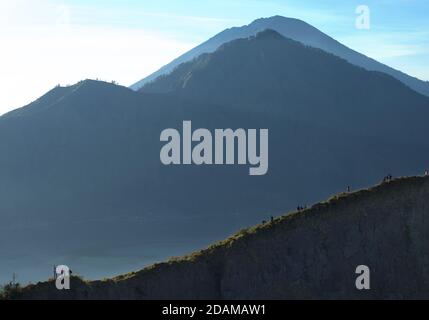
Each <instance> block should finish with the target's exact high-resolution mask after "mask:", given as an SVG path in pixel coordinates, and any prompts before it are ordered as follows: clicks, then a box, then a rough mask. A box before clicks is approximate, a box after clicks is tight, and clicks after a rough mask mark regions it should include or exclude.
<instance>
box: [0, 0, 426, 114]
mask: <svg viewBox="0 0 429 320" xmlns="http://www.w3.org/2000/svg"><path fill="white" fill-rule="evenodd" d="M359 5H366V6H367V7H368V9H369V18H370V19H369V21H370V24H369V29H360V28H356V24H355V21H356V18H357V17H358V16H359V13H356V8H357V7H358V6H359ZM273 15H282V16H286V17H293V18H299V19H302V20H304V21H306V22H308V23H310V24H311V25H313V26H315V27H316V28H318V29H320V30H321V31H323V32H325V33H327V34H328V35H330V36H331V37H333V38H335V39H336V40H338V41H340V42H342V43H343V44H345V45H347V46H348V47H350V48H352V49H355V50H357V51H359V52H361V53H363V54H365V55H368V56H370V57H372V58H374V59H376V60H378V61H380V62H383V63H385V64H388V65H390V66H392V67H394V68H396V69H399V70H401V71H404V72H406V73H408V74H410V75H412V76H415V77H418V78H420V79H422V80H429V18H428V17H429V1H427V0H378V1H377V0H359V1H352V0H206V1H201V0H156V1H155V0H152V1H147V0H38V1H34V0H0V114H3V113H5V112H7V111H10V110H12V109H15V108H18V107H22V106H24V105H26V104H28V103H30V102H32V101H34V100H35V99H37V98H38V97H40V96H42V95H43V94H44V93H46V92H47V91H49V90H50V89H52V88H53V87H55V86H56V85H57V84H60V85H69V84H73V83H76V82H78V81H79V80H82V79H87V78H90V79H101V80H106V81H112V80H114V81H116V82H118V83H119V84H121V85H125V86H129V85H131V84H133V83H135V82H137V81H138V80H140V79H142V78H144V77H146V76H148V75H149V74H151V73H152V72H154V71H156V70H158V69H159V68H160V67H162V66H163V65H165V64H167V63H168V62H170V61H171V60H173V59H174V58H176V57H178V56H179V55H181V54H183V53H184V52H186V51H188V50H190V49H191V48H193V47H195V46H196V45H198V44H200V43H201V42H203V41H205V40H207V39H208V38H210V37H212V36H214V35H215V34H217V33H218V32H220V31H222V30H224V29H226V28H230V27H233V26H242V25H246V24H249V23H251V22H252V21H253V20H255V19H257V18H261V17H269V16H273Z"/></svg>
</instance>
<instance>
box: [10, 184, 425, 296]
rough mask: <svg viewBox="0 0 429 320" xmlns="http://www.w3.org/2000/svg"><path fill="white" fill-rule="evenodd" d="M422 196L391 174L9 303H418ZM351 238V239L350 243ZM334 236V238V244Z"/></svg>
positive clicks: (30, 289)
mask: <svg viewBox="0 0 429 320" xmlns="http://www.w3.org/2000/svg"><path fill="white" fill-rule="evenodd" d="M428 195H429V177H427V176H425V177H421V176H419V177H401V178H397V179H393V180H391V181H389V182H383V183H381V184H379V185H376V186H374V187H371V188H369V189H363V190H359V191H356V192H351V193H342V194H338V195H335V196H333V197H331V198H330V199H328V200H327V201H324V202H321V203H317V204H315V205H313V206H311V207H310V208H308V209H304V210H302V211H298V212H294V213H291V214H286V215H284V216H281V217H276V218H275V219H273V220H272V221H268V222H266V223H263V224H260V225H257V226H255V227H252V228H249V229H245V230H241V231H240V232H238V233H236V234H234V235H232V236H231V237H229V238H228V239H226V240H224V241H220V242H218V243H216V244H214V245H212V246H210V247H208V248H207V249H203V250H201V251H198V252H195V253H193V254H191V255H187V256H184V257H180V258H174V259H171V260H170V261H168V262H163V263H158V264H154V265H152V266H149V267H146V268H145V269H142V270H141V271H137V272H132V273H129V274H124V275H121V276H117V277H115V278H112V279H106V280H102V281H83V280H81V279H80V278H76V277H75V278H73V279H72V282H71V288H72V290H70V291H58V290H56V289H55V285H54V282H53V281H52V280H51V281H48V282H40V283H38V284H35V285H29V286H27V287H25V288H23V289H22V291H20V292H19V293H18V296H17V297H18V298H22V299H185V298H186V299H270V298H277V299H302V298H304V299H315V298H316V299H338V298H340V299H356V298H361V299H365V298H367V299H368V298H371V299H397V298H404V299H413V298H427V297H428V296H429V268H427V262H428V260H429V259H428V256H427V254H423V253H424V252H425V250H426V252H427V249H428V248H429V237H428V235H426V234H425V232H424V230H425V228H426V227H427V223H428V221H429V220H428V219H427V211H426V209H427V208H429V202H428V201H427V200H426V199H428ZM369 204H371V205H370V206H369ZM346 221H347V223H345V222H346ZM358 230H359V231H358ZM356 233H358V234H360V236H359V237H355V235H356ZM338 234H340V235H342V236H340V237H342V238H344V239H343V241H338ZM304 239H305V241H304ZM398 245H399V246H400V248H398V247H397V246H398ZM295 246H298V247H295ZM311 252H313V253H312V254H311ZM420 253H422V255H420ZM333 257H336V258H335V259H333ZM340 257H341V258H340ZM274 258H275V259H274ZM331 259H332V260H331ZM360 264H368V265H369V268H370V270H373V271H372V273H371V290H367V291H365V290H363V291H359V290H357V289H356V288H355V286H354V278H355V277H356V276H357V275H356V274H355V272H354V271H355V268H356V267H357V265H360ZM425 265H426V267H425ZM243 266H247V267H246V268H244V269H242V267H243ZM298 266H299V267H298ZM410 267H414V269H412V268H410ZM306 268H308V269H306ZM316 269H317V270H318V271H317V272H316V274H313V273H312V272H315V270H316ZM321 269H323V272H322V271H321ZM411 270H413V272H411ZM405 271H407V272H405ZM237 272H239V273H237ZM303 272H304V273H305V275H304V274H303ZM298 279H300V280H299V281H298ZM392 279H394V280H392ZM173 280H174V281H173ZM295 281H298V282H295Z"/></svg>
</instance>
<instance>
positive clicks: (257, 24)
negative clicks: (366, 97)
mask: <svg viewBox="0 0 429 320" xmlns="http://www.w3.org/2000/svg"><path fill="white" fill-rule="evenodd" d="M266 29H272V30H275V31H277V32H279V33H280V34H281V35H283V36H285V37H287V38H290V39H293V40H296V41H299V42H301V43H303V44H305V45H308V46H312V47H315V48H319V49H322V50H324V51H326V52H329V53H332V54H335V55H337V56H339V57H341V58H343V59H346V60H347V61H348V62H350V63H352V64H355V65H357V66H360V67H363V68H365V69H367V70H370V71H381V72H384V73H387V74H389V75H391V76H393V77H395V78H396V79H398V80H400V81H402V82H403V83H405V84H406V85H407V86H409V87H410V88H412V89H414V90H415V91H417V92H419V93H421V94H424V95H426V96H429V82H427V81H422V80H419V79H417V78H414V77H411V76H409V75H407V74H405V73H403V72H401V71H398V70H395V69H393V68H391V67H389V66H386V65H384V64H382V63H379V62H377V61H376V60H374V59H371V58H369V57H367V56H365V55H363V54H361V53H359V52H356V51H354V50H352V49H350V48H348V47H346V46H344V45H343V44H341V43H340V42H338V41H336V40H335V39H333V38H331V37H329V36H328V35H326V34H324V33H323V32H321V31H319V30H318V29H316V28H314V27H313V26H311V25H309V24H307V23H305V22H304V21H301V20H298V19H293V18H286V17H282V16H274V17H270V18H263V19H258V20H255V21H253V22H252V23H251V24H249V25H246V26H242V27H234V28H230V29H226V30H224V31H222V32H221V33H219V34H217V35H215V36H214V37H213V38H211V39H209V40H207V41H206V42H204V43H202V44H201V45H199V46H197V47H196V48H194V49H192V50H190V51H188V52H186V53H185V54H183V55H182V56H180V57H178V58H177V59H175V60H173V61H172V62H171V63H169V64H167V65H166V66H164V67H162V68H161V69H160V70H158V71H157V72H155V73H153V74H151V75H150V76H148V77H146V78H144V79H143V80H141V81H139V82H137V83H136V84H134V85H133V86H131V88H133V89H134V90H138V89H140V88H142V87H143V86H144V85H145V84H146V83H148V82H151V81H153V80H155V79H156V78H157V77H159V76H161V75H165V74H168V73H170V72H171V71H173V70H174V69H175V68H176V67H177V66H179V65H180V64H181V63H184V62H187V61H190V60H192V59H194V58H196V57H198V56H199V55H201V54H203V53H211V52H214V51H215V50H216V49H218V48H219V47H220V46H221V45H222V44H224V43H227V42H230V41H232V40H235V39H239V38H248V37H250V36H253V35H256V34H257V33H258V32H261V31H263V30H266Z"/></svg>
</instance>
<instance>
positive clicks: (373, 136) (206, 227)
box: [0, 32, 429, 282]
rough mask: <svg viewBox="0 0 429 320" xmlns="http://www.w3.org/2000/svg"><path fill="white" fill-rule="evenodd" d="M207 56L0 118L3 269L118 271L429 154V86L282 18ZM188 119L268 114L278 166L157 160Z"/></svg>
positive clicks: (66, 91) (240, 120) (29, 276)
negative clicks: (133, 83)
mask: <svg viewBox="0 0 429 320" xmlns="http://www.w3.org/2000/svg"><path fill="white" fill-rule="evenodd" d="M201 59H206V60H197V61H196V62H195V63H196V64H195V65H194V64H188V65H184V66H182V67H181V68H179V69H178V70H177V72H174V73H173V74H171V76H169V78H165V79H163V80H162V79H160V80H159V81H162V82H158V81H157V82H155V83H154V84H153V87H151V88H152V89H154V91H159V92H165V91H167V92H168V93H143V94H142V93H138V92H134V91H133V90H131V89H128V88H124V87H120V86H115V85H112V84H107V83H102V82H96V81H84V82H82V83H79V84H77V85H75V86H72V87H69V88H56V89H54V90H53V91H51V92H49V93H48V94H47V95H46V96H44V97H42V98H41V99H40V100H39V101H37V102H35V103H33V104H31V105H30V106H28V107H26V108H24V109H21V110H17V111H14V112H12V113H9V114H7V115H5V116H3V117H0V154H1V155H2V156H1V157H0V256H1V257H2V261H1V262H2V263H1V264H0V282H6V281H8V280H10V277H11V275H12V273H13V272H17V273H18V274H19V275H20V280H21V281H27V280H33V281H34V280H35V279H40V278H46V276H47V275H50V274H51V270H52V265H53V264H67V265H70V266H71V267H72V268H73V269H74V270H75V271H76V272H79V273H82V274H86V275H87V276H89V277H91V278H98V277H104V276H107V275H113V274H118V273H120V272H124V271H125V270H130V269H134V268H136V266H141V265H144V264H148V263H153V262H154V261H159V260H160V259H163V258H165V257H167V256H171V255H178V254H183V253H184V252H186V251H189V250H191V249H195V248H198V247H201V246H204V245H207V244H208V243H210V242H213V241H214V240H216V239H221V238H223V237H224V236H225V235H226V234H229V233H231V232H232V231H233V230H238V229H240V228H242V227H244V226H247V225H251V224H255V223H257V222H260V221H262V220H263V219H267V217H269V216H270V215H275V214H278V213H280V212H284V211H287V210H290V209H292V208H296V206H297V205H303V204H306V203H313V202H314V201H317V200H320V199H323V198H326V197H327V196H329V195H330V194H332V193H335V192H339V191H342V190H345V189H346V187H347V186H348V185H350V186H351V187H352V188H357V187H362V186H367V185H371V184H373V183H375V182H377V181H379V180H380V179H381V178H382V177H383V176H384V175H386V174H388V173H392V174H394V175H397V174H401V175H413V174H418V173H421V172H422V171H423V170H425V169H426V167H427V159H428V158H429V141H427V139H426V137H427V130H428V129H427V125H426V119H428V118H429V107H428V106H429V104H428V101H429V100H428V99H427V98H426V97H424V96H422V95H419V94H417V93H415V92H414V91H412V90H410V89H408V88H407V87H406V86H404V85H403V84H401V83H400V82H399V81H397V80H395V79H393V78H391V77H389V76H387V75H384V74H381V73H376V72H367V71H365V70H363V69H361V68H357V67H355V66H352V65H350V64H348V63H346V62H345V61H343V60H341V59H338V58H337V57H335V56H332V55H329V54H326V53H325V52H323V51H321V50H316V49H312V48H308V47H305V46H302V45H301V44H299V43H296V42H294V41H291V40H287V39H285V38H283V37H281V36H280V35H278V34H277V33H274V32H264V33H262V34H260V35H259V36H258V37H255V38H253V39H250V40H239V41H236V42H232V43H230V44H229V45H227V46H224V47H223V48H222V49H220V50H218V51H217V52H216V53H215V54H214V55H208V56H205V57H201ZM201 61H202V62H201ZM311 61H314V62H311ZM200 62H201V63H200ZM310 62H311V63H310ZM279 65H281V66H282V67H279ZM187 70H188V71H189V70H191V71H192V72H191V74H190V75H191V76H190V77H188V81H187V82H186V85H185V86H184V87H183V84H185V82H183V81H182V80H181V79H182V71H186V72H185V73H184V74H188V71H187ZM170 77H172V78H170ZM174 77H176V78H177V81H176V80H174V79H175V78H174ZM292 80H294V81H292ZM231 85H239V87H238V89H234V90H231ZM165 88H167V89H168V90H164V89H165ZM232 88H234V87H232ZM155 89H156V90H155ZM191 89H192V90H191ZM362 97H364V100H361V99H362ZM183 120H192V125H193V128H194V129H196V128H201V127H202V128H208V129H210V130H214V129H216V128H233V129H236V128H246V129H250V128H256V129H258V128H268V129H269V137H270V138H269V169H268V173H267V174H266V175H264V176H249V168H248V166H247V165H246V166H238V165H235V166H232V165H231V166H196V165H194V166H163V165H162V164H161V162H160V159H159V152H160V149H161V146H162V145H163V144H162V143H160V141H159V138H160V133H161V131H162V130H164V129H166V128H177V129H179V131H181V125H182V121H183ZM112 235H113V236H112Z"/></svg>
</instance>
